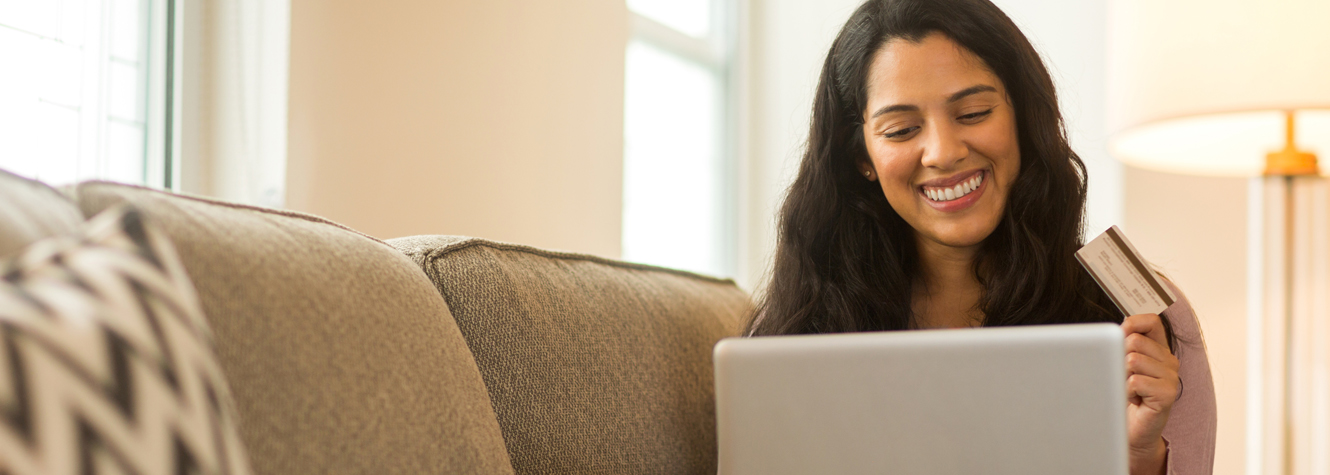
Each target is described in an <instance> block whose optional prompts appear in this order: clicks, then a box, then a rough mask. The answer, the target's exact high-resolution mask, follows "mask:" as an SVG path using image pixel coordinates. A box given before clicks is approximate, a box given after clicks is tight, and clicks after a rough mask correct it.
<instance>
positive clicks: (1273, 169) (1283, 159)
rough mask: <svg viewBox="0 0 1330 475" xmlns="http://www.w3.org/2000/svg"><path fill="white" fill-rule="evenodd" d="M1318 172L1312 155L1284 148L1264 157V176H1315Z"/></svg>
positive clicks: (1319, 170)
mask: <svg viewBox="0 0 1330 475" xmlns="http://www.w3.org/2000/svg"><path fill="white" fill-rule="evenodd" d="M1320 172H1321V169H1320V167H1319V166H1318V165H1317V163H1316V154H1314V153H1307V152H1303V151H1301V150H1297V149H1294V148H1286V149H1284V150H1280V151H1278V152H1271V153H1268V154H1266V155H1265V175H1266V176H1290V175H1316V174H1319V173H1320Z"/></svg>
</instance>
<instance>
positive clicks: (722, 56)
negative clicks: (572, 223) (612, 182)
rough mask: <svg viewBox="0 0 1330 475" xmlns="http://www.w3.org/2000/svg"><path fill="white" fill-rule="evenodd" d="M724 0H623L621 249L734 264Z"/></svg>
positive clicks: (683, 262)
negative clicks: (626, 15)
mask: <svg viewBox="0 0 1330 475" xmlns="http://www.w3.org/2000/svg"><path fill="white" fill-rule="evenodd" d="M732 7H733V2H732V1H730V0H628V8H629V9H630V11H631V16H632V25H633V32H632V38H631V40H630V41H629V44H628V48H627V53H626V54H627V56H626V75H625V98H624V198H623V200H624V202H623V208H624V213H623V256H624V259H626V260H630V261H636V262H644V263H648V264H656V265H662V266H667V267H674V268H680V269H687V270H692V271H697V272H702V273H707V274H712V275H720V276H733V275H734V274H735V261H736V259H735V254H736V252H735V248H736V246H737V244H736V239H735V235H736V234H737V232H736V229H735V221H736V220H735V219H733V216H734V214H735V211H734V208H735V206H734V203H735V199H734V195H735V186H734V185H733V183H734V182H735V180H734V179H733V175H734V172H733V168H734V166H733V163H734V159H733V157H734V155H735V154H734V153H733V151H732V144H731V143H730V141H729V140H728V139H727V137H730V136H732V135H733V134H731V133H729V132H728V131H729V129H730V124H731V122H732V121H731V119H730V117H731V115H732V114H731V111H732V108H731V107H729V106H728V104H729V98H730V97H731V94H729V89H730V81H729V78H730V76H731V70H732V67H731V64H732V61H731V57H732V54H731V52H732V50H733V48H732V44H733V41H732V38H733V36H734V35H733V30H734V28H732V27H731V25H733V24H735V22H734V21H733V18H734V16H735V15H734V14H733V13H732V11H733V8H732Z"/></svg>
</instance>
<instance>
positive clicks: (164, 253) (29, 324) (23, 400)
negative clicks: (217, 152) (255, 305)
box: [0, 208, 250, 475]
mask: <svg viewBox="0 0 1330 475" xmlns="http://www.w3.org/2000/svg"><path fill="white" fill-rule="evenodd" d="M0 272H2V275H0V474H9V475H27V474H52V475H53V474H71V475H72V474H112V473H114V474H143V475H150V474H151V475H156V474H162V475H167V474H172V475H182V474H218V475H229V474H248V473H250V469H249V463H248V460H247V458H246V456H245V451H244V448H243V447H242V446H241V443H240V437H239V433H238V431H237V428H236V426H235V423H234V421H235V420H236V416H235V411H234V408H233V403H232V400H231V396H230V392H229V390H228V389H227V385H226V382H225V379H224V378H223V375H222V372H221V369H220V367H219V366H218V364H217V358H216V356H215V354H214V347H213V342H212V336H211V334H210V332H209V329H208V327H207V323H206V321H205V320H204V318H203V315H202V312H201V311H200V309H199V304H198V298H197V297H196V296H195V295H194V291H193V287H192V285H191V284H190V281H189V278H188V277H187V276H186V275H185V272H184V268H183V267H182V266H181V264H180V262H179V260H178V259H177V257H176V255H175V251H174V250H173V248H172V247H171V244H170V243H169V242H168V241H167V239H166V238H165V236H164V235H163V234H161V233H160V232H158V231H157V230H156V229H154V228H153V227H152V226H151V225H150V223H145V222H144V221H143V220H142V218H141V215H140V214H139V213H137V212H136V211H134V210H133V209H131V208H116V209H111V210H108V211H106V212H105V213H102V214H100V215H98V216H97V217H95V218H93V219H92V220H90V221H89V222H88V223H87V224H86V225H85V229H84V231H83V232H82V233H81V234H80V235H77V236H57V237H52V238H47V239H45V240H42V241H38V242H36V243H34V244H33V245H31V246H29V247H28V248H27V249H25V250H24V251H22V252H21V253H20V254H18V255H17V256H15V257H13V258H12V259H10V260H9V261H7V262H4V263H0Z"/></svg>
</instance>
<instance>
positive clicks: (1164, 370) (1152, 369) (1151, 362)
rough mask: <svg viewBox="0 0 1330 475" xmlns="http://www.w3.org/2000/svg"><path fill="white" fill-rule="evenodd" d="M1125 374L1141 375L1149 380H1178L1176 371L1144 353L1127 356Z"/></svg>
mask: <svg viewBox="0 0 1330 475" xmlns="http://www.w3.org/2000/svg"><path fill="white" fill-rule="evenodd" d="M1126 368H1127V374H1128V375H1133V374H1141V375H1145V376H1149V377H1151V378H1164V379H1174V380H1176V379H1177V378H1178V369H1177V367H1175V366H1174V365H1172V364H1170V363H1169V362H1165V361H1159V360H1157V359H1154V358H1152V357H1150V356H1148V355H1146V354H1144V353H1129V354H1127V364H1126Z"/></svg>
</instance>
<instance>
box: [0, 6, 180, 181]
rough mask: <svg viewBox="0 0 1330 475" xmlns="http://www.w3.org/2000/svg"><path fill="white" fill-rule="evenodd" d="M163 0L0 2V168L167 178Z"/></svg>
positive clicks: (74, 177)
mask: <svg viewBox="0 0 1330 475" xmlns="http://www.w3.org/2000/svg"><path fill="white" fill-rule="evenodd" d="M170 2H171V0H40V1H31V0H0V68H3V70H4V71H5V72H4V74H0V168H4V169H6V170H9V171H12V172H14V173H18V174H20V175H24V176H28V177H32V178H37V179H40V180H43V181H46V182H48V183H52V184H67V183H72V182H75V181H79V180H85V179H94V178H98V179H108V180H115V181H120V182H126V183H136V184H144V185H148V186H156V187H169V186H170V185H171V182H170V179H169V176H170V174H171V173H170V166H169V163H168V161H167V157H168V154H167V153H166V152H165V150H166V149H167V148H168V147H169V145H168V141H167V140H166V137H167V136H169V135H170V134H169V132H168V131H169V128H168V127H166V123H167V122H169V114H168V113H167V110H168V108H169V107H170V104H169V100H168V97H167V94H166V91H167V90H168V89H169V88H168V87H166V85H167V81H168V80H169V79H168V75H167V71H168V70H169V69H170V64H169V62H168V61H166V58H167V51H168V42H167V36H168V35H167V34H166V32H167V31H168V25H167V22H166V21H165V20H166V18H167V17H168V14H169V13H170V12H168V10H169V9H170V7H171V6H172V5H170Z"/></svg>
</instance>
